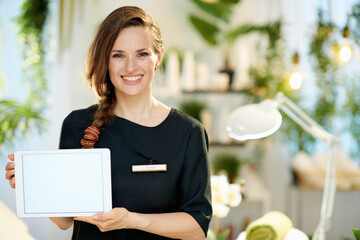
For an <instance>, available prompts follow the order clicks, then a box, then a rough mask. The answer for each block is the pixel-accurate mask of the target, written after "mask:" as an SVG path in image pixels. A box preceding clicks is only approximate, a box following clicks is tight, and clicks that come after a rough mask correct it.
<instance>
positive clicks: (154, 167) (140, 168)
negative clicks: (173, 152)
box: [132, 164, 167, 172]
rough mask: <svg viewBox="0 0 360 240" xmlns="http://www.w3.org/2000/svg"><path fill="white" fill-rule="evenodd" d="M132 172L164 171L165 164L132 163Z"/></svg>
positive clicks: (165, 168)
mask: <svg viewBox="0 0 360 240" xmlns="http://www.w3.org/2000/svg"><path fill="white" fill-rule="evenodd" d="M132 171H133V172H166V171H167V166H166V164H149V165H132Z"/></svg>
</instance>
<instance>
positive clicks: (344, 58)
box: [339, 25, 352, 63]
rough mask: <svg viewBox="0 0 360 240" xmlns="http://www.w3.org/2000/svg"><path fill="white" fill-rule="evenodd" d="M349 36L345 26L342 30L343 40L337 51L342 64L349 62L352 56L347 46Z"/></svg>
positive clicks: (347, 28)
mask: <svg viewBox="0 0 360 240" xmlns="http://www.w3.org/2000/svg"><path fill="white" fill-rule="evenodd" d="M349 35H350V31H349V27H348V25H346V26H345V28H344V30H343V40H342V43H341V47H340V51H339V58H340V61H341V62H343V63H346V62H349V61H350V59H351V56H352V49H351V47H350V44H349Z"/></svg>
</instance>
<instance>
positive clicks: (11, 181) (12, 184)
mask: <svg viewBox="0 0 360 240" xmlns="http://www.w3.org/2000/svg"><path fill="white" fill-rule="evenodd" d="M10 186H11V187H12V188H15V178H12V179H11V180H10Z"/></svg>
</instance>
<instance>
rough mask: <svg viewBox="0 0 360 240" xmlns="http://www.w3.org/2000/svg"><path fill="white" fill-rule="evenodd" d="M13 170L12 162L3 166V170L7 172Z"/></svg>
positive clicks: (13, 164)
mask: <svg viewBox="0 0 360 240" xmlns="http://www.w3.org/2000/svg"><path fill="white" fill-rule="evenodd" d="M14 168H15V163H13V162H9V163H8V164H6V166H5V170H6V171H8V170H12V169H14Z"/></svg>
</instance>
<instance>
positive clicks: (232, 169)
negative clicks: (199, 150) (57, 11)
mask: <svg viewBox="0 0 360 240" xmlns="http://www.w3.org/2000/svg"><path fill="white" fill-rule="evenodd" d="M212 163H213V164H212V168H213V171H214V174H219V173H221V172H222V171H225V172H226V173H227V176H228V179H229V182H230V183H232V182H234V180H235V179H236V178H237V177H238V173H239V170H240V167H241V164H242V162H241V160H240V158H239V157H238V156H237V155H235V154H231V153H225V152H224V153H218V154H217V155H215V157H214V159H213V161H212Z"/></svg>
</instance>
